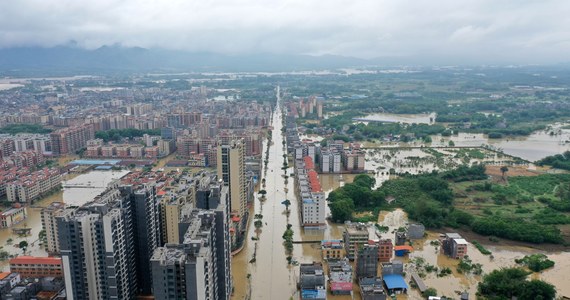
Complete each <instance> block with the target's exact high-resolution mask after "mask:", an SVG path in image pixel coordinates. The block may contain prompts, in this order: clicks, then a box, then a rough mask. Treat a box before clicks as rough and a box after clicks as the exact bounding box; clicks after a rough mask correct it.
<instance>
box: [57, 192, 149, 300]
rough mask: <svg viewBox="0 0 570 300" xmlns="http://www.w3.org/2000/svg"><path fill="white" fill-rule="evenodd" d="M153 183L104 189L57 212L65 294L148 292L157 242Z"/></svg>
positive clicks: (131, 295)
mask: <svg viewBox="0 0 570 300" xmlns="http://www.w3.org/2000/svg"><path fill="white" fill-rule="evenodd" d="M154 195H155V192H154V186H152V185H148V186H136V187H134V186H122V187H120V188H113V189H109V190H107V191H105V192H104V193H103V194H101V195H99V196H98V197H97V198H95V200H93V201H92V202H89V203H87V204H85V205H83V206H81V207H79V208H73V209H66V210H64V211H63V212H62V213H61V214H60V215H58V216H57V217H56V219H57V226H58V236H59V247H60V253H61V256H62V261H63V270H64V275H65V286H66V291H67V297H68V299H134V298H135V297H136V296H137V295H149V294H151V286H152V285H151V276H150V265H149V260H150V257H151V256H152V254H153V252H154V250H155V249H156V247H157V246H158V240H159V225H158V212H157V210H158V208H157V206H156V205H157V203H156V201H155V197H154Z"/></svg>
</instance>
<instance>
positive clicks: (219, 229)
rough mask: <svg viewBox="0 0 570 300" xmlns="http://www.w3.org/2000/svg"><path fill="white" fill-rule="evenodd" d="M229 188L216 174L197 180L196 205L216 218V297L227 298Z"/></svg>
mask: <svg viewBox="0 0 570 300" xmlns="http://www.w3.org/2000/svg"><path fill="white" fill-rule="evenodd" d="M228 191H229V189H228V187H227V186H224V185H223V182H222V181H221V180H220V181H218V180H217V177H216V176H209V175H207V176H204V177H202V178H201V179H200V181H199V182H198V189H197V191H196V207H197V208H199V209H208V210H213V211H214V214H215V218H216V224H215V230H216V244H215V251H216V253H215V255H216V265H217V266H216V269H217V273H218V274H217V280H218V281H217V288H218V299H225V300H229V299H230V296H231V291H232V281H231V238H230V210H229V206H230V203H229V192H228Z"/></svg>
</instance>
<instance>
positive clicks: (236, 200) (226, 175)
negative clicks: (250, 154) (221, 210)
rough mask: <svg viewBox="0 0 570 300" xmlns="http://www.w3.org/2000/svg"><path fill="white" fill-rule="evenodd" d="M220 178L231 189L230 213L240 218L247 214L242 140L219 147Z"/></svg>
mask: <svg viewBox="0 0 570 300" xmlns="http://www.w3.org/2000/svg"><path fill="white" fill-rule="evenodd" d="M217 167H218V177H220V179H222V180H223V182H224V184H225V185H227V186H228V187H229V193H230V211H231V213H232V214H234V215H236V216H238V217H239V218H242V219H243V218H244V217H245V216H246V212H247V180H246V178H245V149H244V145H243V143H242V141H241V140H232V141H230V143H229V144H222V145H220V146H218V166H217Z"/></svg>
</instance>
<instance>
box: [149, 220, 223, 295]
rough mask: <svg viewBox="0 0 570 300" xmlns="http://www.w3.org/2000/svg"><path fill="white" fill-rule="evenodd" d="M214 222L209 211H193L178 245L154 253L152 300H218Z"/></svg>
mask: <svg viewBox="0 0 570 300" xmlns="http://www.w3.org/2000/svg"><path fill="white" fill-rule="evenodd" d="M215 219H216V217H215V213H214V212H212V211H206V210H195V211H194V212H193V214H192V216H191V217H190V218H189V220H191V223H189V224H188V228H187V230H186V232H185V233H184V235H183V239H182V240H183V242H182V244H179V245H172V244H166V245H165V246H164V247H159V248H157V249H156V250H155V251H154V254H153V256H152V258H151V259H150V264H151V266H152V273H151V274H152V286H153V294H154V297H155V299H164V300H169V299H176V300H178V299H187V300H191V299H192V300H194V299H195V300H198V299H222V298H219V295H220V291H219V287H218V285H217V282H218V278H217V277H218V272H217V266H218V264H217V263H216V259H217V257H216V249H215V248H214V247H215V245H216V238H217V237H216V230H215V227H216V226H215V222H216V221H215ZM224 299H229V295H227V297H226V298H224Z"/></svg>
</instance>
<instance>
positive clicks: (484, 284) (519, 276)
mask: <svg viewBox="0 0 570 300" xmlns="http://www.w3.org/2000/svg"><path fill="white" fill-rule="evenodd" d="M528 275H529V273H528V272H527V271H525V270H523V269H520V268H506V269H500V270H493V271H492V272H491V273H489V274H487V275H485V276H484V277H483V281H481V282H480V283H479V286H478V292H479V294H480V295H481V296H483V297H485V298H487V299H511V298H513V297H517V298H518V299H519V300H535V299H544V300H546V299H554V297H555V295H556V289H555V288H554V286H553V285H551V284H549V283H546V282H544V281H541V280H532V281H527V280H526V277H527V276H528Z"/></svg>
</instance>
